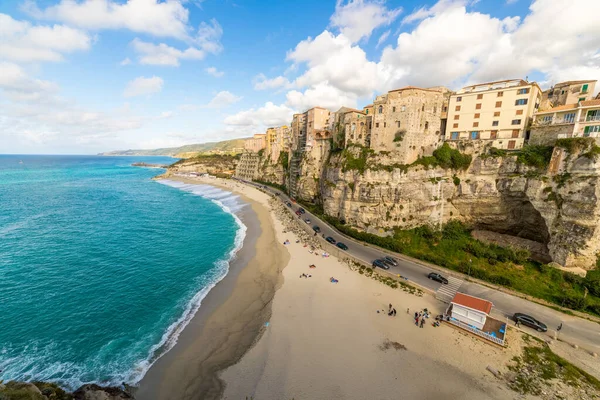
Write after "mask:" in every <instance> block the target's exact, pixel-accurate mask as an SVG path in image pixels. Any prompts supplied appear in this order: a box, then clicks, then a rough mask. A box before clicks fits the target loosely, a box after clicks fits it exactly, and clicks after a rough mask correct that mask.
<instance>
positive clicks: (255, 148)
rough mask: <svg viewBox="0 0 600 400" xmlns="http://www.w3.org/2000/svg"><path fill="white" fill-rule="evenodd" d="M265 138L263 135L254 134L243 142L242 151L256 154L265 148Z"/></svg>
mask: <svg viewBox="0 0 600 400" xmlns="http://www.w3.org/2000/svg"><path fill="white" fill-rule="evenodd" d="M266 138H267V135H266V134H264V133H257V134H255V135H254V136H253V137H251V138H249V139H246V141H245V142H244V150H246V151H250V152H253V153H258V152H259V151H260V150H262V149H264V148H265V147H266Z"/></svg>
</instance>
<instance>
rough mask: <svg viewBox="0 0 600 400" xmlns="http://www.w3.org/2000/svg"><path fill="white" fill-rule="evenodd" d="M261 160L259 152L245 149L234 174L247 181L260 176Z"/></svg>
mask: <svg viewBox="0 0 600 400" xmlns="http://www.w3.org/2000/svg"><path fill="white" fill-rule="evenodd" d="M259 160H260V156H259V154H258V152H253V151H245V152H244V153H242V156H241V158H240V162H239V163H238V165H237V166H236V168H235V174H234V176H235V177H236V178H238V179H243V180H246V181H252V180H254V179H257V178H259V174H258V167H259Z"/></svg>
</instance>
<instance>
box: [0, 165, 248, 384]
mask: <svg viewBox="0 0 600 400" xmlns="http://www.w3.org/2000/svg"><path fill="white" fill-rule="evenodd" d="M138 161H144V162H149V163H163V164H164V163H171V162H173V161H174V160H173V159H170V158H166V157H97V156H23V155H19V156H11V155H0V380H5V381H7V380H11V379H18V380H46V381H53V382H57V383H59V384H61V385H63V386H65V387H67V388H70V389H73V388H76V387H78V386H80V385H82V384H84V383H89V382H96V383H100V384H117V385H118V384H121V383H122V382H126V383H129V384H133V383H136V382H137V381H139V380H140V379H141V378H142V376H143V375H144V373H145V372H146V371H147V369H148V368H149V366H150V365H151V364H152V362H153V361H155V360H156V359H157V357H160V355H162V354H164V352H166V351H168V350H169V349H170V348H171V347H172V346H173V345H174V343H175V342H176V340H177V336H178V334H179V332H181V330H182V329H183V328H184V327H185V325H186V324H187V322H188V321H189V319H190V318H191V316H193V314H194V313H195V312H196V310H197V309H198V307H200V303H201V300H202V299H203V298H204V296H206V294H207V293H208V291H209V290H210V289H211V288H212V287H213V286H214V285H215V284H216V283H217V282H218V281H219V280H220V279H222V278H223V277H224V276H225V274H226V273H227V271H228V266H229V264H228V261H229V260H230V259H231V258H232V257H234V256H235V252H236V251H237V250H238V249H239V247H240V246H241V243H242V242H243V238H244V235H245V227H244V226H243V224H242V223H241V221H240V220H239V218H238V217H237V216H236V215H235V212H237V211H238V210H239V209H240V208H241V207H243V205H242V204H241V203H240V202H239V201H238V199H237V198H236V197H235V196H233V195H231V193H228V192H224V191H221V190H219V189H215V188H212V187H209V186H196V185H183V184H179V183H177V182H161V183H159V182H156V181H152V180H151V178H152V177H153V176H155V175H157V174H159V173H161V172H162V170H159V169H147V168H137V167H132V166H131V163H133V162H138Z"/></svg>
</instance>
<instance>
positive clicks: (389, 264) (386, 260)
mask: <svg viewBox="0 0 600 400" xmlns="http://www.w3.org/2000/svg"><path fill="white" fill-rule="evenodd" d="M380 260H381V262H382V263H384V264H385V265H387V266H388V267H393V266H394V263H392V262H391V261H390V260H388V259H386V258H385V257H384V258H380Z"/></svg>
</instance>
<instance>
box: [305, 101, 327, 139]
mask: <svg viewBox="0 0 600 400" xmlns="http://www.w3.org/2000/svg"><path fill="white" fill-rule="evenodd" d="M304 114H305V115H306V147H312V146H314V145H315V140H317V139H325V138H329V137H331V132H329V130H328V129H327V128H328V122H329V114H330V112H329V110H327V109H325V108H322V107H313V108H311V109H310V110H308V111H306V112H305V113H304Z"/></svg>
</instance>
